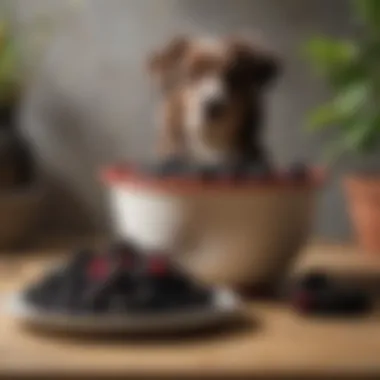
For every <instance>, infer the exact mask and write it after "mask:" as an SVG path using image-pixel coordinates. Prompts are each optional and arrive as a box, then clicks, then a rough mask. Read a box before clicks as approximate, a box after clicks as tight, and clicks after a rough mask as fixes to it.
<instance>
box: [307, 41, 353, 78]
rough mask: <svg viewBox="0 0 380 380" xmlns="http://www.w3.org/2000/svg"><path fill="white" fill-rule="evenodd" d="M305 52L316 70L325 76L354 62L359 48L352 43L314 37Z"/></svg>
mask: <svg viewBox="0 0 380 380" xmlns="http://www.w3.org/2000/svg"><path fill="white" fill-rule="evenodd" d="M303 51H304V54H305V56H306V57H307V58H308V59H309V61H310V62H311V63H312V64H313V65H314V67H315V69H316V70H317V71H318V72H320V73H322V74H325V73H326V72H327V73H328V72H331V70H336V69H338V68H340V67H341V66H343V65H347V64H348V63H349V62H352V61H353V60H354V59H355V58H356V56H357V53H358V48H357V46H356V45H355V44H354V43H353V42H351V41H339V40H334V39H332V38H327V37H314V38H311V39H310V40H309V41H307V43H306V45H304V49H303Z"/></svg>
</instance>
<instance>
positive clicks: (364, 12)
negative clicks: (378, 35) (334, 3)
mask: <svg viewBox="0 0 380 380" xmlns="http://www.w3.org/2000/svg"><path fill="white" fill-rule="evenodd" d="M352 8H353V11H354V13H355V14H356V15H357V16H358V18H359V19H360V21H361V22H362V23H364V25H366V26H369V27H370V28H371V29H372V30H373V31H380V2H379V1H378V0H352Z"/></svg>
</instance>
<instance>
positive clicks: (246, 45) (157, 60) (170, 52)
mask: <svg viewBox="0 0 380 380" xmlns="http://www.w3.org/2000/svg"><path fill="white" fill-rule="evenodd" d="M148 68H149V71H150V73H151V74H152V76H153V79H154V81H155V83H156V84H157V85H158V89H159V94H160V100H159V107H158V112H159V116H158V120H159V123H158V136H157V137H158V140H157V153H158V156H159V158H160V159H163V160H165V159H170V158H172V157H176V158H184V159H186V160H189V161H190V162H193V163H196V164H200V165H218V164H224V163H229V162H235V161H239V160H257V161H260V162H265V161H267V154H266V152H265V149H264V147H263V143H262V138H261V129H262V124H263V117H264V113H265V110H264V104H263V103H264V101H263V96H264V93H265V90H266V89H267V88H268V86H269V84H271V83H272V82H273V80H274V79H275V78H276V77H277V75H278V73H279V69H280V63H279V59H278V58H277V57H276V56H275V55H274V54H273V53H272V52H269V51H267V50H266V49H264V48H263V47H259V46H258V45H255V44H253V43H250V42H249V41H247V40H245V39H243V38H241V37H224V38H218V39H208V38H199V39H196V38H189V37H186V36H180V37H177V38H174V39H173V40H172V41H171V42H170V43H169V44H168V45H166V46H165V47H163V48H162V49H161V50H158V51H156V52H154V53H153V54H152V55H151V56H150V57H149V59H148Z"/></svg>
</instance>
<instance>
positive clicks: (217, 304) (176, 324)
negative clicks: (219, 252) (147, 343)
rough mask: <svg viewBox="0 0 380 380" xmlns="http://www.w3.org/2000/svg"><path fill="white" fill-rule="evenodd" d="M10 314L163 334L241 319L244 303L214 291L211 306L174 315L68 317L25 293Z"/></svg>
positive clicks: (74, 327)
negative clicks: (28, 298)
mask: <svg viewBox="0 0 380 380" xmlns="http://www.w3.org/2000/svg"><path fill="white" fill-rule="evenodd" d="M7 309H8V311H9V312H10V314H11V315H12V316H13V317H15V318H16V319H17V320H18V321H19V322H22V323H26V324H29V325H34V326H36V327H40V328H46V329H54V330H61V331H67V332H79V333H116V332H124V333H158V332H159V333H163V332H168V333H169V332H175V331H184V330H190V329H197V328H202V327H208V326H212V325H215V324H220V323H223V322H229V321H232V320H234V319H235V318H237V317H239V315H240V313H241V311H242V302H241V301H240V299H239V297H238V296H237V295H236V294H235V293H233V292H232V291H230V290H228V289H224V288H218V289H215V290H214V291H213V297H212V302H211V303H210V305H209V306H205V307H202V308H199V309H189V310H182V311H178V312H170V313H157V314H155V315H152V314H144V315H138V316H132V315H128V313H127V312H126V313H123V314H116V313H115V314H108V315H106V316H105V315H94V314H87V315H86V314H80V315H73V314H64V313H58V312H48V311H45V310H43V309H40V308H36V307H34V306H33V305H31V304H30V303H28V302H27V301H26V300H25V298H24V297H23V293H18V294H15V295H12V296H11V297H10V300H9V303H8V308H7Z"/></svg>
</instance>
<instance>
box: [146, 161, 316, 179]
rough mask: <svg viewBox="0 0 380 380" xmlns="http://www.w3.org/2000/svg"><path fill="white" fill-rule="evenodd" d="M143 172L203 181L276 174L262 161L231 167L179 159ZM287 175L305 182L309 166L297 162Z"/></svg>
mask: <svg viewBox="0 0 380 380" xmlns="http://www.w3.org/2000/svg"><path fill="white" fill-rule="evenodd" d="M143 171H144V172H146V173H148V174H149V175H153V176H156V177H159V178H162V177H182V178H198V179H201V180H203V181H215V180H232V181H237V180H245V179H270V178H273V177H274V176H275V174H276V173H275V171H274V169H273V168H272V167H271V166H270V165H269V164H268V163H266V162H260V161H252V160H244V161H240V162H236V163H231V164H229V165H214V166H196V165H194V164H190V163H189V162H187V161H185V160H182V159H177V158H172V159H168V160H164V161H161V162H157V163H155V164H153V165H145V166H144V167H143ZM285 175H286V177H287V178H289V179H292V180H304V179H306V178H308V175H309V169H308V167H307V165H305V164H303V163H301V162H295V163H293V164H291V165H290V166H289V168H288V169H287V170H286V171H285Z"/></svg>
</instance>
